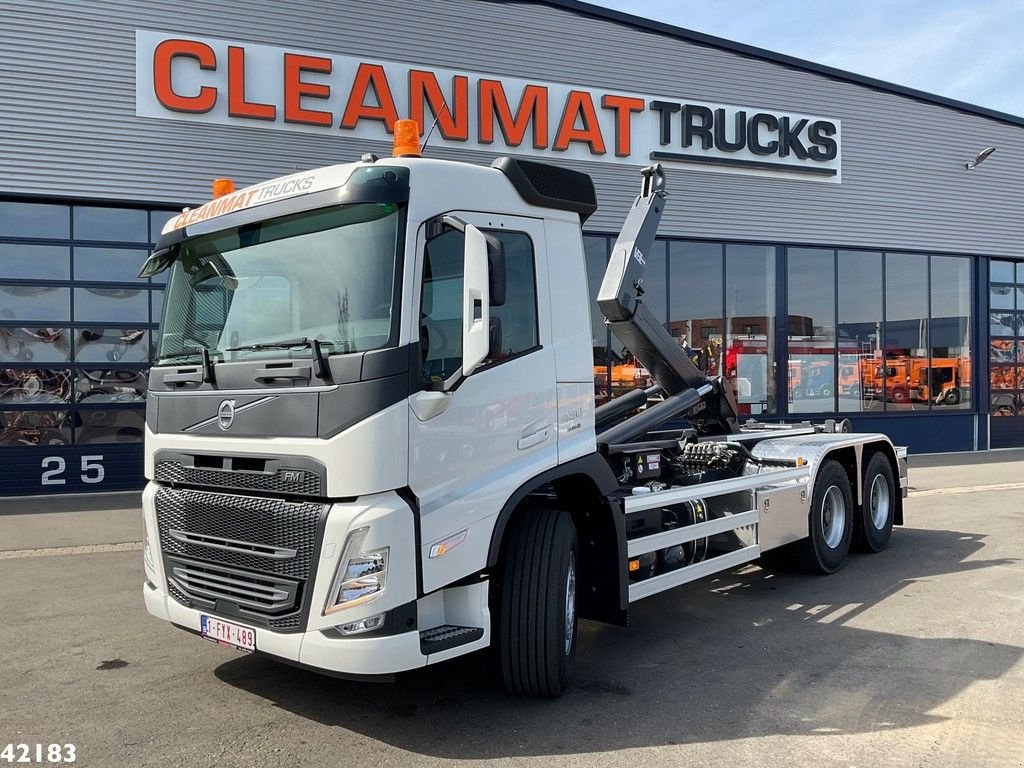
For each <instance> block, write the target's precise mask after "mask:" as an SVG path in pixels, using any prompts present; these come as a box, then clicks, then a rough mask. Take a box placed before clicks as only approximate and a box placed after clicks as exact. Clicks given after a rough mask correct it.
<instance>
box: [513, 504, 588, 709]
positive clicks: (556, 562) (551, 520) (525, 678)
mask: <svg viewBox="0 0 1024 768" xmlns="http://www.w3.org/2000/svg"><path fill="white" fill-rule="evenodd" d="M578 549H579V546H578V542H577V536H576V526H575V525H574V524H573V522H572V517H571V516H570V515H569V513H568V512H565V511H563V510H558V509H535V510H529V511H527V512H525V513H524V515H523V517H522V518H521V519H520V520H519V524H518V525H517V526H516V527H515V529H514V530H513V531H512V532H511V533H510V538H509V541H508V547H507V549H506V551H505V562H504V568H503V571H502V586H501V604H500V607H499V614H498V620H499V625H498V635H499V639H498V646H499V648H498V655H499V662H500V665H501V674H502V678H503V680H504V683H505V687H506V688H507V689H508V690H509V691H511V692H512V693H519V694H526V695H529V696H547V697H552V698H553V697H557V696H561V695H562V694H563V693H564V692H565V690H566V688H568V687H569V683H570V682H571V680H572V676H573V672H574V669H575V664H576V636H577V618H576V579H577V573H578V571H577V568H578V565H577V563H578Z"/></svg>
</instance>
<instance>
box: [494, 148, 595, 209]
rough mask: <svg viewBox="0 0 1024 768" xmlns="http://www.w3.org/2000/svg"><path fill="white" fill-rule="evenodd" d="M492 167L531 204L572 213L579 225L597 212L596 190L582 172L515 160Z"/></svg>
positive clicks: (499, 160)
mask: <svg viewBox="0 0 1024 768" xmlns="http://www.w3.org/2000/svg"><path fill="white" fill-rule="evenodd" d="M491 167H492V168H497V169H498V170H499V171H501V172H502V173H503V174H505V175H506V176H507V177H508V180H509V181H511V182H512V186H513V187H515V188H516V191H517V192H518V193H519V196H520V197H522V198H523V200H525V201H526V202H528V203H529V204H530V205H537V206H540V207H542V208H558V209H559V210H563V211H573V212H575V213H578V214H579V215H580V223H581V224H582V223H584V222H585V221H586V220H587V219H589V218H590V215H591V214H592V213H593V212H594V211H596V210H597V191H596V190H595V189H594V182H593V180H591V178H590V176H588V175H587V174H585V173H581V172H579V171H570V170H569V169H568V168H559V167H558V166H557V165H548V164H547V163H538V162H535V161H533V160H520V159H519V158H515V157H499V158H498V159H497V160H495V161H494V162H493V163H491Z"/></svg>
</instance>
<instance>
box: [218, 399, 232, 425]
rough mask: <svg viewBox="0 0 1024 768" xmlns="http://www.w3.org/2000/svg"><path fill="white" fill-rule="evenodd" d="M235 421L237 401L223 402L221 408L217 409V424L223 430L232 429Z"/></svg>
mask: <svg viewBox="0 0 1024 768" xmlns="http://www.w3.org/2000/svg"><path fill="white" fill-rule="evenodd" d="M234 421H235V401H234V400H222V401H221V404H220V408H218V409H217V424H219V425H220V428H221V429H230V427H231V425H232V424H233V423H234Z"/></svg>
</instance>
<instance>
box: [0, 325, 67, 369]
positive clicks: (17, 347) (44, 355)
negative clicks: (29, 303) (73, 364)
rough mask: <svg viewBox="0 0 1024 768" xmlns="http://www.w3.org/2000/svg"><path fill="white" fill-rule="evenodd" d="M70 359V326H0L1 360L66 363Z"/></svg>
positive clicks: (10, 361) (5, 361)
mask: <svg viewBox="0 0 1024 768" xmlns="http://www.w3.org/2000/svg"><path fill="white" fill-rule="evenodd" d="M70 360H71V330H70V329H69V328H0V362H3V363H28V362H37V363H66V362H68V361H70Z"/></svg>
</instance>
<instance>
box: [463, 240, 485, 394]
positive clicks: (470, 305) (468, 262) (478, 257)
mask: <svg viewBox="0 0 1024 768" xmlns="http://www.w3.org/2000/svg"><path fill="white" fill-rule="evenodd" d="M465 227H466V249H465V251H464V253H463V258H464V272H463V284H462V375H463V376H469V375H470V374H471V373H472V372H473V371H475V370H476V369H477V367H478V366H479V365H480V363H482V362H483V361H484V360H486V359H487V353H488V352H489V351H490V346H491V345H490V328H491V321H490V317H491V312H490V301H491V299H490V293H491V291H490V282H491V280H490V269H489V266H490V265H489V260H488V250H489V249H488V247H487V238H486V237H484V233H483V232H481V231H480V230H479V229H477V228H476V227H474V226H473V225H472V224H466V225H465Z"/></svg>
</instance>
